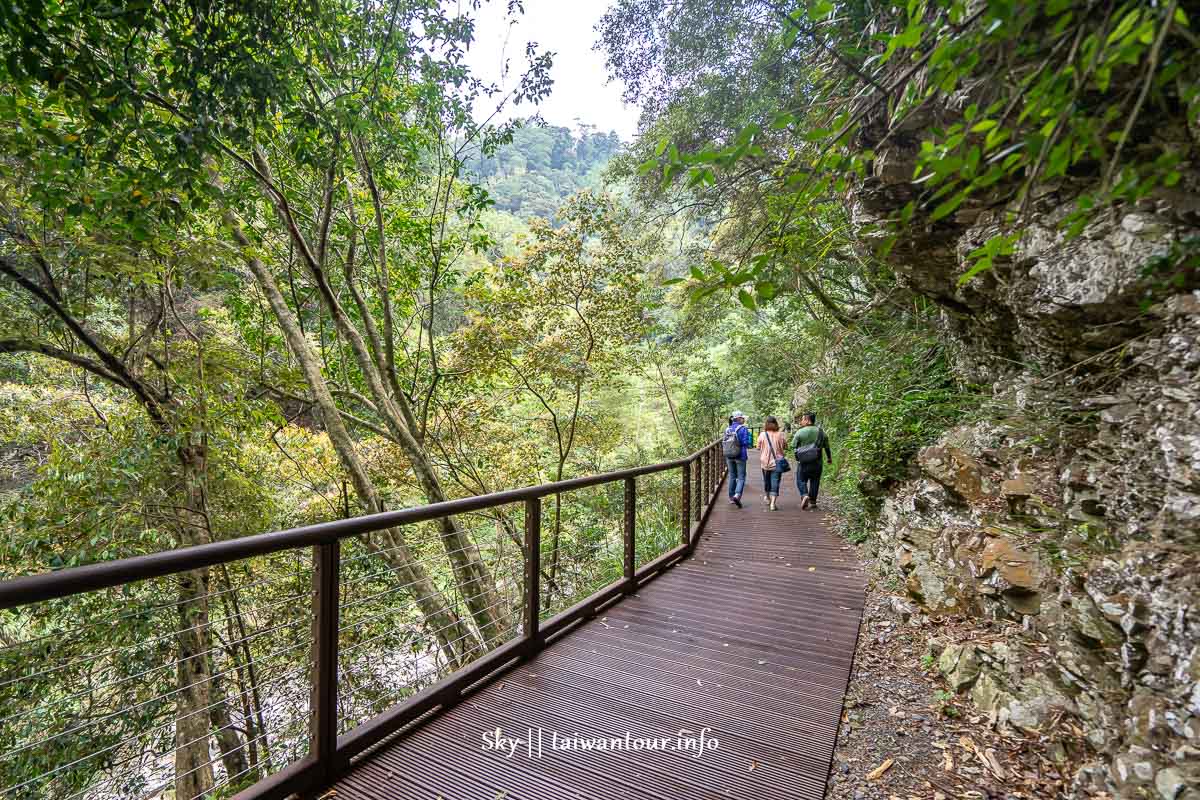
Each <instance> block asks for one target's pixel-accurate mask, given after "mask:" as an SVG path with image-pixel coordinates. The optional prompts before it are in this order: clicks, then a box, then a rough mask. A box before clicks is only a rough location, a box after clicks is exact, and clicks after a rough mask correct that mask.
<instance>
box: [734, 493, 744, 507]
mask: <svg viewBox="0 0 1200 800" xmlns="http://www.w3.org/2000/svg"><path fill="white" fill-rule="evenodd" d="M733 504H734V505H735V506H737V507H738V508H741V507H742V498H740V497H736V496H735V497H734V498H733Z"/></svg>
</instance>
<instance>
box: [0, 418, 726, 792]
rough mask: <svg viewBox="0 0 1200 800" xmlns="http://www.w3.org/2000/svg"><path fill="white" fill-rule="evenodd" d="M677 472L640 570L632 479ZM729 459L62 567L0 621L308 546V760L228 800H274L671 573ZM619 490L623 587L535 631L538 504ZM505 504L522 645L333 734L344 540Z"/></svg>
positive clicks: (12, 587) (2, 590)
mask: <svg viewBox="0 0 1200 800" xmlns="http://www.w3.org/2000/svg"><path fill="white" fill-rule="evenodd" d="M673 469H679V470H680V478H681V481H680V483H679V506H678V507H679V525H680V527H679V530H678V534H677V535H678V536H679V538H678V539H677V542H678V543H677V544H676V546H675V547H673V548H671V549H670V550H668V551H667V552H665V553H662V554H661V555H659V556H658V557H657V558H655V559H653V560H652V561H650V562H649V563H646V564H644V565H642V566H641V568H640V569H639V568H637V564H636V556H635V545H636V537H637V531H636V527H637V525H636V510H635V509H636V505H637V486H636V484H637V481H636V480H635V479H636V478H637V477H639V476H641V475H651V474H654V473H659V472H666V471H668V470H673ZM724 471H725V459H724V457H723V456H722V455H721V453H720V441H719V440H717V441H714V442H710V443H709V444H707V445H705V446H704V447H702V448H701V449H699V450H697V451H696V452H694V453H692V454H690V455H687V456H684V457H683V458H678V459H674V460H672V461H663V462H660V463H657V464H650V465H648V466H643V467H633V468H630V469H622V470H616V471H614V472H605V473H601V474H599V475H589V476H586V477H582V478H573V479H571V480H565V481H556V482H551V483H542V484H538V485H536V486H526V487H524V488H521V489H512V490H509V491H504V492H493V493H491V494H485V495H478V496H475V497H464V498H461V499H458V500H447V501H445V502H442V503H431V504H428V505H423V506H416V507H413V508H406V509H400V510H397V511H385V512H382V513H377V514H368V515H364V516H360V517H353V518H350V519H342V520H334V521H331V522H322V523H317V524H315V525H306V526H304V527H300V528H292V529H290V530H285V531H276V532H273V533H263V534H256V535H253V536H246V537H243V538H241V539H233V540H230V541H224V542H212V543H210V544H203V545H197V546H194V547H186V548H180V549H178V550H169V551H166V552H162V553H154V554H152V555H145V556H135V557H132V558H123V559H117V560H113V561H106V562H99V563H96V564H90V565H86V566H81V567H70V568H67V569H62V570H58V571H55V572H49V573H41V574H37V575H29V576H24V577H20V578H13V579H11V580H8V581H3V582H0V610H2V609H7V608H14V607H17V606H23V605H27V604H30V603H36V602H43V601H46V600H54V599H59V598H63V597H70V596H73V595H76V594H82V593H84V592H89V591H96V590H98V589H106V588H111V587H113V586H120V585H123V584H128V583H132V582H134V581H139V580H146V579H150V578H156V577H163V576H166V575H172V574H178V573H181V572H186V571H188V570H194V569H200V568H203V567H210V566H214V565H217V564H223V563H229V562H232V561H240V560H242V559H245V558H250V557H253V556H261V555H268V554H271V553H277V552H281V551H284V550H293V549H297V548H302V547H311V548H312V551H313V573H312V586H313V593H312V594H313V600H312V608H311V610H310V613H311V616H310V619H311V621H312V643H311V656H310V659H311V662H310V663H311V671H310V684H311V686H310V688H311V692H312V694H311V708H310V714H309V736H310V746H309V753H308V755H307V756H304V757H303V758H301V759H299V760H297V761H293V762H292V763H291V764H289V765H288V766H286V767H284V768H283V769H282V770H279V771H277V772H275V773H274V774H271V775H269V776H266V777H264V778H263V779H262V780H259V781H258V782H256V783H254V784H253V785H251V786H249V787H247V788H246V789H243V790H242V791H241V792H239V793H238V794H237V795H235V796H234V799H233V800H282V798H286V797H290V796H292V795H294V794H297V793H300V794H302V795H304V794H306V793H309V792H311V791H313V790H314V789H319V788H323V787H326V786H328V785H330V784H331V783H332V782H333V781H334V780H335V779H336V777H337V776H338V775H339V774H340V773H341V772H342V771H344V770H345V769H346V768H347V767H348V766H349V764H350V762H351V759H352V758H354V757H355V756H356V755H358V754H360V753H362V752H363V751H364V750H366V749H368V748H370V747H373V746H374V745H376V744H377V743H379V742H380V741H382V740H383V739H385V738H386V737H388V736H390V735H392V734H393V733H395V732H397V731H399V730H401V729H402V728H404V727H405V726H407V725H409V724H412V723H414V722H416V721H417V720H419V719H422V718H425V717H427V716H428V715H429V714H432V713H440V712H441V711H444V710H445V709H447V708H450V707H452V706H453V705H455V704H456V703H458V702H459V701H460V700H461V699H462V698H463V697H465V696H466V695H467V694H469V693H470V692H471V691H473V690H474V689H475V688H477V687H478V686H481V685H483V684H484V683H486V682H488V681H490V680H493V679H494V678H495V677H496V676H497V675H499V674H501V673H502V672H503V671H504V670H507V669H509V668H511V667H512V666H513V665H514V664H515V663H519V662H520V661H522V660H524V659H528V658H531V657H533V656H535V655H536V654H537V653H538V652H539V651H540V650H541V649H542V648H543V647H544V646H545V645H546V644H547V642H549V641H551V640H553V639H554V638H555V637H557V636H559V635H561V634H563V633H565V632H566V631H567V630H569V629H570V628H571V627H573V626H574V625H576V624H578V623H580V622H581V621H583V620H584V619H587V618H589V617H591V616H593V615H595V614H597V613H600V612H601V611H602V610H603V609H604V608H607V607H608V606H609V605H611V604H612V603H613V602H616V601H618V600H619V599H620V597H621V596H623V595H628V594H630V593H632V592H634V591H636V590H637V588H638V587H639V586H640V585H642V584H643V583H644V582H645V581H648V580H651V579H653V578H654V577H655V576H656V575H658V574H660V573H661V572H662V571H663V570H665V569H667V568H668V567H670V566H672V565H674V564H676V563H678V562H679V561H680V560H681V559H682V558H684V557H686V556H687V555H688V554H689V553H691V552H692V551H693V549H694V548H695V546H696V543H697V540H698V538H699V536H700V532H701V529H702V526H703V524H704V520H705V519H706V518H707V515H708V512H710V511H711V510H712V507H713V504H714V503H715V502H716V497H717V494H718V490H719V486H720V484H721V479H722V477H723V474H724ZM617 482H621V483H623V484H624V497H625V500H624V508H623V512H622V514H623V521H622V538H623V539H624V558H623V572H624V574H623V576H622V578H621V579H620V580H618V581H616V582H614V583H610V584H609V585H607V586H605V587H604V588H602V589H600V590H599V591H597V592H594V593H593V594H592V595H590V596H589V597H586V598H584V599H583V600H581V601H579V602H577V603H575V604H574V605H573V606H571V607H570V608H567V609H565V610H563V611H560V612H559V613H558V614H556V615H554V616H553V617H550V618H549V619H546V620H542V619H541V614H542V611H543V610H544V609H543V607H542V605H541V591H540V588H539V585H540V575H541V544H540V539H541V536H540V529H541V515H542V509H541V498H543V497H546V496H548V495H555V494H561V493H564V492H570V491H573V490H576V489H583V488H587V487H589V486H598V485H601V484H608V483H617ZM512 503H524V505H525V541H524V542H523V545H522V550H523V553H524V555H523V560H524V580H523V584H524V585H523V586H522V591H523V594H524V598H523V601H524V614H523V617H524V618H523V620H522V623H523V624H522V629H521V635H520V637H519V638H516V639H511V640H510V641H508V642H506V643H504V644H501V645H500V646H499V647H496V648H495V649H493V650H492V651H490V652H488V653H487V654H486V655H483V656H480V657H479V658H476V659H475V660H474V661H472V662H471V663H469V664H467V665H465V666H462V667H460V668H459V669H458V670H456V671H455V672H454V673H452V674H450V675H448V676H446V677H445V678H443V679H442V680H440V681H439V682H437V683H435V684H433V685H432V686H428V687H426V688H425V689H423V690H421V691H420V692H418V693H417V694H415V695H412V696H410V697H408V698H407V699H405V700H403V701H401V702H399V703H397V704H395V705H393V706H392V707H391V708H389V709H388V710H386V711H384V712H383V713H380V714H377V715H375V716H374V717H372V718H371V719H369V720H366V721H365V722H362V723H360V724H359V725H357V726H355V727H354V728H352V729H351V730H350V731H348V732H347V733H344V734H342V735H341V736H339V735H338V727H339V711H338V697H339V694H338V691H339V690H338V686H339V672H340V668H339V654H338V651H339V630H340V628H339V619H340V616H341V600H340V589H339V586H340V584H339V581H340V577H339V576H340V572H341V542H342V540H343V539H345V538H348V537H351V536H356V535H359V534H363V533H370V532H372V531H378V530H383V529H386V528H392V527H396V526H400V525H411V524H414V523H418V522H426V521H429V520H433V519H439V518H443V517H450V516H455V515H459V514H466V513H470V512H473V511H480V510H483V509H487V508H494V507H496V506H502V505H509V504H512Z"/></svg>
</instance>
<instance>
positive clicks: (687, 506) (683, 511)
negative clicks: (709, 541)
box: [679, 461, 692, 544]
mask: <svg viewBox="0 0 1200 800" xmlns="http://www.w3.org/2000/svg"><path fill="white" fill-rule="evenodd" d="M691 467H692V462H690V461H685V462H683V466H682V467H680V468H679V469H680V475H681V476H682V477H683V481H682V482H681V483H680V486H679V489H680V491H681V492H682V494H681V496H680V498H679V500H680V503H679V520H680V527H681V533H682V534H683V543H684V544H691V542H692V469H691Z"/></svg>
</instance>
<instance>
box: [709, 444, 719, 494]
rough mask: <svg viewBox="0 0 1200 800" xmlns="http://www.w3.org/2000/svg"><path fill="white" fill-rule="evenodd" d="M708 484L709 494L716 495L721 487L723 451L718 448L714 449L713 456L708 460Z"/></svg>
mask: <svg viewBox="0 0 1200 800" xmlns="http://www.w3.org/2000/svg"><path fill="white" fill-rule="evenodd" d="M708 483H709V486H708V488H709V494H716V493H717V488H718V487H720V485H721V451H720V449H718V446H714V447H713V449H712V456H711V457H709V459H708Z"/></svg>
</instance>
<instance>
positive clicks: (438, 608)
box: [224, 211, 480, 666]
mask: <svg viewBox="0 0 1200 800" xmlns="http://www.w3.org/2000/svg"><path fill="white" fill-rule="evenodd" d="M224 222H225V225H226V227H228V228H229V231H230V233H231V235H232V236H233V238H234V241H235V242H236V243H237V245H238V247H239V249H240V250H241V252H242V256H243V260H244V261H245V263H246V266H247V267H249V269H250V272H251V273H252V274H253V275H254V278H255V281H256V282H257V283H258V285H259V288H261V289H262V292H263V294H264V295H265V296H266V298H267V302H268V303H269V304H270V306H271V310H272V311H273V312H274V314H275V319H276V320H277V321H278V323H279V327H280V328H281V329H282V331H283V335H284V338H285V339H286V340H287V343H288V349H289V350H290V351H291V353H292V355H293V356H294V357H295V359H296V362H297V364H299V366H300V369H301V372H303V374H304V379H305V382H306V383H307V384H308V388H309V391H311V392H312V394H313V397H314V398H315V399H316V402H317V406H318V408H320V409H321V416H322V419H323V421H324V425H325V432H326V433H327V434H328V435H329V440H330V442H331V443H332V444H333V448H334V450H335V452H336V453H337V456H338V460H339V461H340V462H341V464H342V468H343V469H344V470H345V471H346V473H347V474H348V475H349V477H350V482H351V484H353V486H354V491H355V494H356V495H358V498H359V501H360V502H362V504H363V505H364V506H365V507H366V509H367V510H368V511H370V512H378V511H383V510H384V505H383V502H382V501H381V500H380V499H379V494H378V492H377V491H376V489H375V484H374V483H373V482H372V481H371V478H370V476H369V475H367V470H366V467H365V466H364V465H363V463H362V461H361V459H360V458H359V456H358V452H357V451H356V450H355V448H354V442H353V440H352V439H351V438H350V433H349V431H347V430H346V425H345V423H344V422H343V421H342V417H341V414H340V413H339V412H338V408H337V405H336V403H335V402H334V400H333V395H332V394H330V391H329V386H328V384H327V383H326V381H325V376H324V375H322V374H321V367H320V361H319V360H318V358H317V356H316V354H315V353H313V351H312V347H311V346H310V345H309V343H308V339H307V338H306V337H305V336H304V333H303V332H302V331H301V330H300V324H299V322H298V321H297V319H296V316H295V315H294V314H293V313H292V310H291V309H290V308H288V305H287V302H286V301H285V300H284V298H283V294H282V293H281V292H280V291H279V286H278V285H277V284H276V283H275V279H274V277H273V276H272V275H271V273H270V271H269V270H268V269H267V267H266V265H265V264H263V263H262V261H261V260H260V259H259V258H257V257H256V256H254V255H253V253H252V252H251V249H250V242H249V240H248V239H247V238H246V235H245V234H244V233H243V232H242V229H241V226H240V225H239V224H238V222H237V220H236V218H234V216H233V213H232V212H230V211H226V212H225V214H224ZM380 540H382V544H381V542H380ZM367 545H368V547H370V548H371V549H372V550H373V551H374V552H375V553H377V554H378V555H379V556H380V557H381V558H383V559H384V560H385V561H386V562H387V563H388V565H389V566H391V567H393V568H394V569H395V571H396V575H397V577H398V578H399V579H400V580H401V581H402V582H403V584H404V585H405V586H406V587H407V589H408V591H409V592H410V594H411V596H412V597H414V598H416V602H417V605H418V607H419V608H420V610H421V613H422V614H423V615H424V616H425V619H426V621H427V622H428V623H429V624H430V625H431V626H432V627H433V630H434V635H435V636H436V638H437V640H438V642H439V644H440V645H441V648H442V652H443V654H444V655H445V657H446V660H447V661H448V662H449V663H451V664H455V665H459V666H461V665H463V664H465V663H467V662H469V661H470V660H471V657H472V656H471V654H472V653H474V652H475V651H477V650H478V649H479V647H480V642H479V639H478V637H477V636H476V635H475V633H474V632H473V631H471V630H470V628H469V627H468V626H467V625H465V624H464V623H463V621H462V620H461V619H460V618H459V617H458V615H457V614H456V613H455V611H454V610H453V608H452V607H451V606H450V604H449V603H448V602H447V601H446V598H445V596H444V595H443V594H442V592H441V591H440V590H439V589H438V588H437V586H436V585H435V584H434V583H433V581H432V580H431V579H430V578H429V574H428V573H427V572H426V571H425V568H424V567H423V566H422V565H421V564H420V563H419V562H418V561H417V559H416V558H415V557H414V556H413V553H412V551H411V549H410V548H409V546H408V542H407V541H406V539H405V538H404V533H403V531H401V530H400V529H397V528H391V529H388V530H386V531H383V532H382V533H381V534H378V535H377V536H370V537H367Z"/></svg>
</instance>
